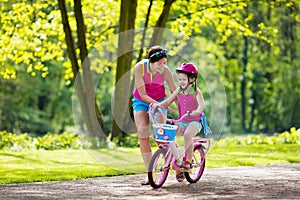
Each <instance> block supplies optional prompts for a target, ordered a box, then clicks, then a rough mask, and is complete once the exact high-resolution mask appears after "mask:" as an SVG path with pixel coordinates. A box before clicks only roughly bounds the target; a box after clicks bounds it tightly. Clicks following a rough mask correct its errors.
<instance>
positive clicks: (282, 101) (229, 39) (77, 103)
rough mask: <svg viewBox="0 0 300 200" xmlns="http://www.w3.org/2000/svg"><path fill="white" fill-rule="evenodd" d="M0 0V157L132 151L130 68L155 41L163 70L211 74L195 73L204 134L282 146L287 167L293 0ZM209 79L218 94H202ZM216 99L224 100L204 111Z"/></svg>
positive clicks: (299, 121)
mask: <svg viewBox="0 0 300 200" xmlns="http://www.w3.org/2000/svg"><path fill="white" fill-rule="evenodd" d="M0 4H1V22H0V27H1V35H0V51H1V57H0V63H1V68H0V82H1V84H0V99H1V101H0V131H1V132H0V133H1V135H0V148H1V149H2V151H3V152H11V154H14V155H17V154H18V155H19V156H20V155H22V156H24V155H29V157H30V153H28V152H27V151H33V150H36V149H38V150H39V149H40V150H41V149H42V150H55V149H69V150H70V149H71V150H70V151H73V150H74V149H89V148H93V149H95V148H99V147H100V148H101V147H105V146H106V143H107V141H113V143H114V145H115V146H116V147H137V146H138V141H137V137H136V135H135V133H134V127H132V120H131V118H130V111H129V109H128V108H129V107H130V106H129V103H130V101H129V98H130V94H131V93H132V89H133V82H132V79H133V77H132V73H130V71H131V70H132V68H133V66H134V64H135V63H136V62H137V61H138V60H140V59H142V58H144V57H145V55H146V51H147V48H148V47H150V46H152V45H155V44H159V45H162V46H164V47H166V48H167V49H168V53H169V59H168V65H169V67H170V68H171V69H173V72H174V68H175V67H176V66H177V65H178V64H180V63H182V62H183V61H194V62H195V64H196V65H199V66H200V74H201V72H202V74H209V75H211V78H209V77H210V76H207V77H206V78H203V77H202V79H201V78H200V81H199V82H198V86H199V87H200V88H204V89H203V91H204V98H205V99H208V101H207V102H206V111H205V112H206V114H207V118H208V121H209V122H210V121H212V120H216V121H218V117H217V116H221V118H220V122H217V124H221V126H220V125H217V126H216V127H214V126H212V127H211V128H212V129H213V131H215V132H217V133H216V135H217V136H218V138H215V139H220V137H221V135H222V137H224V138H226V135H228V136H230V137H231V138H232V137H234V136H238V137H234V139H233V140H231V141H230V143H232V144H243V145H247V144H252V143H255V144H257V143H260V144H263V145H275V146H273V147H274V148H275V149H276V148H277V147H278V146H276V145H280V144H287V145H288V144H290V145H294V146H288V147H285V146H284V147H283V146H282V147H283V149H285V150H284V152H286V149H289V148H290V149H291V151H293V149H294V150H295V151H293V153H291V159H290V160H288V161H287V162H299V159H297V156H298V155H299V152H298V151H297V150H296V149H297V148H299V130H297V129H298V128H299V127H300V114H299V112H297V111H298V110H299V109H298V107H299V104H300V101H299V97H300V80H299V78H298V76H299V69H300V67H299V63H300V52H299V46H300V45H299V42H300V40H299V37H300V36H299V35H300V34H299V29H300V27H299V21H300V14H299V2H298V1H293V0H268V1H259V0H257V1H256V0H251V1H248V0H240V1H239V0H232V1H223V0H212V1H211V0H210V1H206V0H203V1H198V0H194V1H180V0H177V1H176V0H166V1H155V0H149V1H144V0H138V1H137V0H136V1H134V0H128V1H126V0H122V1H114V0H109V1H101V2H100V1H85V0H82V1H79V0H74V1H69V0H66V1H64V0H58V1H48V0H12V1H8V0H1V1H0ZM178 55H181V56H178ZM174 74H175V73H174ZM216 74H217V75H216ZM215 75H216V76H215ZM214 77H218V79H214ZM219 85H221V89H222V88H223V89H224V90H223V91H224V93H225V94H226V95H224V98H215V99H214V97H215V96H217V94H218V93H219V91H220V88H219ZM116 86H117V87H116ZM208 86H209V87H208ZM114 99H117V100H118V101H114ZM211 99H213V100H211ZM212 102H213V103H212ZM216 105H222V106H225V107H222V108H221V109H214V106H216ZM212 111H214V112H212ZM224 111H225V112H224ZM218 112H219V113H218ZM123 113H124V114H123ZM116 119H117V120H116ZM120 122H122V123H121V124H120ZM128 127H130V128H128ZM129 133H130V134H129ZM280 134H281V135H280ZM249 135H251V136H249ZM278 135H280V137H279V136H278ZM228 140H229V139H228ZM224 141H226V139H224V140H222V141H221V143H222V142H223V143H224ZM249 141H250V142H249ZM273 147H271V148H273ZM263 148H267V147H266V146H264V147H263ZM263 148H262V149H263ZM273 150H274V149H273ZM273 150H272V151H273ZM101 151H106V150H101ZM127 151H130V150H126V151H125V152H127ZM249 151H250V150H249ZM260 151H261V149H260ZM24 152H25V153H24ZM134 152H135V153H136V154H138V153H137V151H134ZM106 153H107V152H106ZM9 154H10V153H9ZM36 154H37V153H36V152H35V153H34V155H35V156H36ZM5 155H6V153H3V155H2V156H5ZM55 155H56V154H55ZM68 155H69V153H68ZM134 155H135V154H134ZM6 156H7V155H6ZM22 156H21V157H22ZM53 156H54V155H53ZM94 156H95V155H94ZM97 156H98V154H97V155H96V157H97ZM127 156H128V155H127ZM54 157H55V156H54ZM281 157H285V156H283V155H281ZM98 160H101V159H98ZM224 160H226V159H224ZM4 161H7V162H8V163H9V162H15V164H16V163H17V162H16V160H10V159H8V158H5V159H4ZM51 162H52V161H51ZM250 164H255V162H254V163H250ZM260 164H264V162H262V163H260ZM2 166H5V165H2ZM217 166H222V165H217ZM9 167H11V166H10V165H7V168H9ZM18 167H20V166H17V167H16V171H18V170H19V169H18ZM5 170H6V168H5V167H4V168H3V171H2V172H3V173H5ZM16 171H14V172H16ZM140 171H142V170H140ZM6 172H7V171H6ZM43 173H44V172H43ZM130 173H132V172H130ZM6 174H7V173H6ZM93 175H100V174H97V173H96V174H93ZM86 176H92V175H86ZM83 177H85V176H83ZM58 179H59V178H58ZM11 180H13V178H12V179H11ZM34 180H36V179H34ZM23 181H24V180H23ZM4 182H5V181H4Z"/></svg>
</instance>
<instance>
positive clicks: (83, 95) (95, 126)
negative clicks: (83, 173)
mask: <svg viewBox="0 0 300 200" xmlns="http://www.w3.org/2000/svg"><path fill="white" fill-rule="evenodd" d="M59 8H60V11H61V16H62V22H63V25H64V32H65V35H66V42H67V46H68V53H69V58H70V60H71V63H72V69H73V74H74V75H75V77H76V82H75V87H76V89H77V90H76V91H77V95H78V98H79V102H80V105H81V111H82V113H83V117H84V121H85V123H86V125H87V128H88V132H89V134H90V136H93V137H95V136H96V137H98V138H99V139H100V140H105V138H106V136H105V135H106V134H105V132H104V130H105V129H104V126H103V121H102V118H101V115H100V112H99V108H98V107H97V104H96V103H95V88H94V85H93V82H92V76H91V71H90V62H89V58H88V51H87V46H86V37H85V25H84V21H83V15H82V10H81V0H74V10H75V17H76V22H77V37H78V46H79V49H80V60H81V63H82V67H81V68H82V76H81V72H80V71H79V64H78V61H77V56H76V48H75V47H74V40H73V37H72V31H71V28H70V25H69V20H68V16H67V9H66V5H65V1H64V0H59Z"/></svg>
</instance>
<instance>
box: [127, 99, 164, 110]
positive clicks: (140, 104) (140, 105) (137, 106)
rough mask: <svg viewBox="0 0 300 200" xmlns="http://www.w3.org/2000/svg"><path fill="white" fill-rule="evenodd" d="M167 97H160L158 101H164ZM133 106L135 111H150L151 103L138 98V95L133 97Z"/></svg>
mask: <svg viewBox="0 0 300 200" xmlns="http://www.w3.org/2000/svg"><path fill="white" fill-rule="evenodd" d="M164 99H165V98H162V99H159V100H157V101H158V102H162V101H163V100H164ZM132 103H133V104H132V108H133V111H134V112H137V111H146V112H148V111H149V105H150V104H149V103H146V102H144V101H141V100H139V99H137V98H136V97H133V98H132Z"/></svg>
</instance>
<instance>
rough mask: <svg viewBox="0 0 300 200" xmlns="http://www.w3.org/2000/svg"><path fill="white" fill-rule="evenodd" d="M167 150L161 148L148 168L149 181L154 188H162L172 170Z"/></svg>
mask: <svg viewBox="0 0 300 200" xmlns="http://www.w3.org/2000/svg"><path fill="white" fill-rule="evenodd" d="M166 154H167V149H164V148H159V149H158V150H157V151H156V152H155V153H154V154H153V156H152V158H151V160H150V163H149V166H148V180H149V183H150V185H151V186H152V187H153V188H160V187H161V186H162V185H163V184H164V183H165V181H166V179H167V177H168V173H169V169H170V163H166V162H167V157H166Z"/></svg>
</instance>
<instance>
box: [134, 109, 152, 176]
mask: <svg viewBox="0 0 300 200" xmlns="http://www.w3.org/2000/svg"><path fill="white" fill-rule="evenodd" d="M134 121H135V125H136V128H137V132H138V137H139V141H140V151H141V154H142V157H143V160H144V165H145V168H146V171H148V165H149V162H150V159H151V157H152V151H151V147H150V139H149V115H148V113H147V112H146V111H136V112H134Z"/></svg>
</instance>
